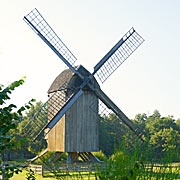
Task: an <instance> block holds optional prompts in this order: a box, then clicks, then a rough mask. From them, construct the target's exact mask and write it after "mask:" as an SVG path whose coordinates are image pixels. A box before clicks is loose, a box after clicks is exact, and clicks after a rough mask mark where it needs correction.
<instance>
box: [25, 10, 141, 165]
mask: <svg viewBox="0 0 180 180" xmlns="http://www.w3.org/2000/svg"><path fill="white" fill-rule="evenodd" d="M23 19H24V21H25V22H26V23H27V24H28V25H29V26H30V27H31V28H32V29H33V31H34V32H35V33H36V34H37V35H38V36H39V37H40V38H41V39H42V40H43V41H44V42H45V43H46V44H47V45H48V46H49V47H50V48H51V49H52V50H53V51H54V53H55V54H56V55H57V56H58V57H59V58H60V59H61V60H62V61H63V62H64V63H65V64H66V65H67V66H68V68H69V69H66V70H64V71H63V72H62V73H61V74H60V75H59V76H58V77H57V78H56V79H55V80H54V82H53V83H52V85H51V87H50V88H49V90H48V94H49V96H50V98H49V100H48V101H47V102H46V103H45V104H44V105H43V106H42V107H41V109H40V110H39V112H38V113H37V114H36V115H35V116H34V118H33V119H32V120H31V121H30V122H29V123H28V124H27V126H26V127H25V129H26V132H27V134H28V135H29V136H30V138H31V139H32V141H34V140H36V139H38V138H41V137H42V136H43V137H45V138H46V139H47V144H48V148H47V149H46V150H45V151H44V152H43V153H42V154H40V155H39V156H41V155H43V154H44V153H46V152H47V151H56V152H57V154H56V156H55V157H53V158H54V159H57V158H58V157H59V156H60V155H61V154H62V153H63V152H68V162H76V161H77V159H78V157H79V156H80V157H81V159H83V160H84V161H97V159H96V157H95V156H93V154H92V153H91V152H94V151H98V150H99V140H98V139H99V129H98V118H97V115H98V114H99V104H100V102H101V103H102V104H103V105H104V106H105V107H106V108H107V109H109V110H111V111H112V112H113V113H114V114H116V116H117V117H118V118H119V119H120V121H122V122H123V123H124V124H125V125H126V126H127V127H128V128H129V129H130V130H132V131H133V132H134V133H135V134H136V135H138V136H139V134H138V132H137V131H136V129H135V128H134V126H133V123H132V122H131V121H130V120H129V119H128V117H127V116H126V115H125V114H124V113H123V112H122V111H121V110H120V109H119V108H118V107H117V106H116V105H115V103H113V101H112V100H111V99H110V98H109V97H108V96H107V95H106V94H105V93H104V92H103V91H102V90H101V88H100V85H99V83H98V82H97V81H96V78H95V76H97V77H98V78H99V80H100V81H101V83H104V82H105V81H106V79H107V78H108V77H109V76H110V75H111V74H112V73H113V72H114V71H115V70H116V69H117V68H118V67H119V66H120V65H121V64H122V63H123V62H124V61H125V60H126V59H127V58H128V57H129V56H130V55H131V54H132V53H133V52H134V51H135V50H136V49H137V48H138V47H139V46H140V45H141V44H142V43H143V42H144V39H143V38H142V37H141V36H140V35H139V34H138V33H137V32H136V31H135V30H134V28H131V29H130V30H129V31H128V32H127V33H126V34H125V35H124V36H123V37H122V38H121V39H120V40H119V41H118V42H117V44H116V45H115V46H114V47H113V48H112V49H111V50H110V51H109V52H108V53H107V54H106V55H105V56H104V57H103V58H102V59H101V60H100V61H99V62H98V63H97V64H96V65H95V67H94V71H93V73H90V72H89V71H88V70H87V69H86V68H84V67H83V66H82V65H80V66H74V63H75V62H76V60H77V59H76V57H75V56H74V55H73V54H72V52H71V51H70V50H69V49H68V48H67V47H66V45H65V44H64V43H63V42H62V40H61V39H60V38H59V37H58V36H57V34H56V33H55V32H54V31H53V29H52V28H51V27H50V26H49V24H48V23H47V22H46V20H45V19H44V18H43V17H42V15H41V14H40V13H39V11H38V10H37V9H36V8H35V9H34V10H32V11H31V12H30V13H29V14H28V15H27V16H24V18H23ZM90 104H93V105H92V106H93V108H94V111H92V110H91V108H90ZM38 119H41V120H40V121H39V120H38ZM39 156H38V157H39ZM38 157H35V159H36V158H38ZM33 160H34V159H33Z"/></svg>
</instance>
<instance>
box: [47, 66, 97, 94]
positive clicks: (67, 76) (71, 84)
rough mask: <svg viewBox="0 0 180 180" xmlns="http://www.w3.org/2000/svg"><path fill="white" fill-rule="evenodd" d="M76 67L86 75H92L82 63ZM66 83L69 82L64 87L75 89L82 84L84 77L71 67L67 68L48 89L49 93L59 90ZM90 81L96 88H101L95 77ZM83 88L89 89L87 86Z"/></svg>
mask: <svg viewBox="0 0 180 180" xmlns="http://www.w3.org/2000/svg"><path fill="white" fill-rule="evenodd" d="M75 68H76V69H77V71H79V72H80V73H81V74H82V75H83V76H85V77H88V76H89V75H90V73H89V72H88V71H87V70H86V69H85V68H84V67H83V66H81V65H80V66H79V67H75ZM65 83H67V84H66V86H65V87H64V88H70V89H74V90H75V89H78V88H79V86H80V85H81V83H82V79H80V78H79V77H78V76H77V75H76V74H75V73H73V72H72V71H71V70H70V69H65V70H64V71H63V72H61V73H60V74H59V75H58V76H57V77H56V79H55V80H54V81H53V83H52V84H51V86H50V88H49V90H48V94H49V93H52V92H55V91H57V90H59V88H60V87H62V86H64V84H65ZM90 83H91V85H92V86H93V87H94V88H99V84H98V83H97V81H96V79H95V78H94V77H93V78H92V79H91V82H90ZM83 89H84V90H87V89H89V88H88V87H86V86H85V87H84V88H83Z"/></svg>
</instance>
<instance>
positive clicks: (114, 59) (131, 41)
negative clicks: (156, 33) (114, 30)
mask: <svg viewBox="0 0 180 180" xmlns="http://www.w3.org/2000/svg"><path fill="white" fill-rule="evenodd" d="M143 42H144V39H143V38H142V37H141V36H140V35H139V34H138V33H137V32H136V31H135V30H134V28H131V29H130V30H129V31H128V32H127V33H126V34H125V35H124V36H123V37H122V39H121V40H120V41H119V42H118V43H117V44H116V45H115V46H114V47H113V48H112V49H111V50H110V51H109V53H108V54H111V52H112V54H111V55H109V56H110V57H108V58H107V59H106V61H105V62H104V63H103V64H102V65H101V67H100V68H99V69H98V71H97V72H96V73H95V74H96V75H97V76H98V78H99V80H100V81H101V82H102V83H104V82H105V81H106V79H107V78H108V77H109V76H110V75H111V74H112V73H113V72H114V71H115V70H116V69H117V68H118V67H119V66H120V65H121V64H122V63H123V62H124V61H125V60H126V59H127V58H128V57H129V56H130V55H131V54H132V53H133V52H134V51H135V50H136V49H137V48H138V47H139V46H140V45H141V44H142V43H143ZM118 44H119V45H118ZM114 48H115V49H114ZM108 54H107V55H108ZM107 55H106V56H107ZM106 56H105V57H104V58H106ZM102 60H103V59H102Z"/></svg>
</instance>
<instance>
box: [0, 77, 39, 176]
mask: <svg viewBox="0 0 180 180" xmlns="http://www.w3.org/2000/svg"><path fill="white" fill-rule="evenodd" d="M23 83H24V79H20V80H19V81H15V82H13V83H12V84H10V85H9V86H8V87H5V88H3V86H2V85H1V86H0V154H2V153H3V151H5V150H6V151H8V150H10V149H12V148H13V147H15V146H18V144H22V143H23V141H24V139H21V140H19V141H18V142H12V141H11V140H12V138H13V137H12V136H10V135H9V132H10V130H12V129H15V128H16V127H17V124H18V123H19V122H20V116H22V112H23V111H25V110H26V109H29V108H30V106H31V105H32V102H34V101H35V100H34V99H32V100H31V101H29V102H28V104H26V105H25V106H22V107H21V108H19V109H17V107H16V105H14V104H10V105H6V101H7V100H9V99H10V96H9V95H10V94H11V93H12V92H13V91H14V89H15V88H16V87H19V86H20V85H22V84H23ZM0 162H1V164H2V160H0ZM19 171H21V170H20V169H19V168H18V167H17V166H14V167H10V166H9V165H8V164H4V165H3V166H0V174H1V175H2V174H3V175H4V178H5V179H9V178H10V177H12V176H13V174H14V173H19Z"/></svg>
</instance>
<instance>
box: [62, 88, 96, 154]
mask: <svg viewBox="0 0 180 180" xmlns="http://www.w3.org/2000/svg"><path fill="white" fill-rule="evenodd" d="M92 103H93V104H94V106H96V108H95V109H97V111H98V99H97V97H96V96H95V95H94V93H92V92H91V91H84V94H83V95H82V96H81V97H80V98H79V99H78V101H77V102H76V103H74V104H73V106H72V107H71V108H70V110H69V111H68V112H67V113H66V121H65V150H66V152H96V151H98V150H99V133H98V129H99V126H98V118H97V114H96V113H94V112H93V111H92V109H91V108H90V105H91V104H92Z"/></svg>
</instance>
